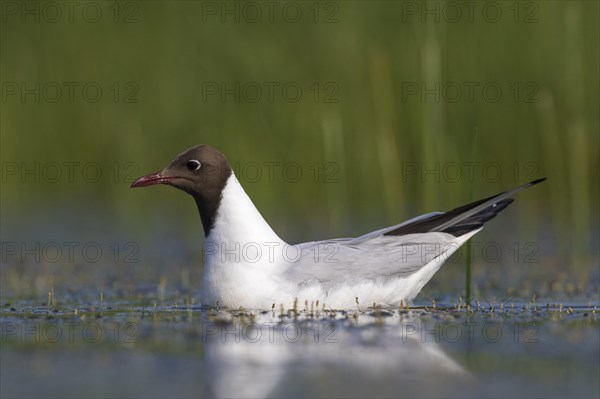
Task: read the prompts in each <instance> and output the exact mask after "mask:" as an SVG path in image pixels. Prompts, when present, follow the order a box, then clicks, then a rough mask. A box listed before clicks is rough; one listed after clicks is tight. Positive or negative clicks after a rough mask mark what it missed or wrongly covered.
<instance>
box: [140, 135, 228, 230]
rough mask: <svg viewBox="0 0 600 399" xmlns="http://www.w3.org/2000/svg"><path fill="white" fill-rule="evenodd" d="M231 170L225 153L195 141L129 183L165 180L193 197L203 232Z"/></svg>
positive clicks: (215, 209) (209, 228) (142, 184)
mask: <svg viewBox="0 0 600 399" xmlns="http://www.w3.org/2000/svg"><path fill="white" fill-rule="evenodd" d="M231 173H232V170H231V166H229V162H228V161H227V158H226V157H225V155H223V154H221V153H220V152H219V151H217V150H216V149H214V148H212V147H210V146H208V145H204V144H201V145H197V146H195V147H192V148H190V149H188V150H186V151H184V152H182V153H181V154H179V155H178V156H177V157H176V158H175V159H174V160H173V162H171V163H170V164H169V166H167V167H166V168H164V169H163V170H161V171H160V172H156V173H152V174H150V175H147V176H143V177H140V178H139V179H137V180H136V181H135V182H133V184H132V185H131V187H132V188H135V187H146V186H151V185H154V184H168V185H170V186H173V187H177V188H178V189H180V190H183V191H185V192H186V193H188V194H190V195H191V196H192V197H194V199H195V200H196V204H197V205H198V211H199V212H200V218H201V219H202V225H203V226H204V233H205V234H206V235H208V234H209V232H210V230H211V229H212V226H213V224H214V219H215V217H216V215H217V211H218V210H219V204H220V203H221V193H222V191H223V187H225V183H226V182H227V179H229V177H230V176H231Z"/></svg>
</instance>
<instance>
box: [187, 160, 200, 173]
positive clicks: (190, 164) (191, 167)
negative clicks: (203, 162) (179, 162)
mask: <svg viewBox="0 0 600 399" xmlns="http://www.w3.org/2000/svg"><path fill="white" fill-rule="evenodd" d="M185 167H186V168H188V170H191V171H194V170H198V169H200V162H198V161H196V160H195V159H192V160H191V161H187V163H186V164H185Z"/></svg>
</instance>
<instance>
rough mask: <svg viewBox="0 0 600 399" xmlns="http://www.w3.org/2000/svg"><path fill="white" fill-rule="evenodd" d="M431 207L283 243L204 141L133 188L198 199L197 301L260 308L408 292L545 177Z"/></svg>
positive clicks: (388, 297) (345, 304)
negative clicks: (376, 225) (355, 232)
mask: <svg viewBox="0 0 600 399" xmlns="http://www.w3.org/2000/svg"><path fill="white" fill-rule="evenodd" d="M544 180H545V178H542V179H538V180H534V181H532V182H530V183H526V184H524V185H522V186H519V187H517V188H515V189H512V190H509V191H505V192H502V193H500V194H497V195H494V196H492V197H489V198H485V199H482V200H479V201H475V202H472V203H470V204H467V205H464V206H461V207H459V208H456V209H453V210H451V211H448V212H433V213H428V214H425V215H421V216H418V217H415V218H413V219H410V220H407V221H405V222H403V223H400V224H398V225H395V226H391V227H387V228H384V229H381V230H377V231H373V232H371V233H368V234H365V235H363V236H360V237H357V238H338V239H331V240H324V241H315V242H308V243H303V244H297V245H290V244H287V243H286V242H285V241H283V240H282V239H281V238H279V236H278V235H277V234H276V233H275V232H274V231H273V229H271V227H270V226H269V224H268V223H267V222H266V221H265V220H264V219H263V217H262V216H261V214H260V213H259V211H258V210H257V209H256V207H255V206H254V204H253V203H252V201H251V200H250V198H249V197H248V195H247V194H246V192H245V191H244V189H243V188H242V186H241V185H240V183H239V181H238V180H237V179H236V177H235V174H234V173H233V170H232V168H231V166H230V164H229V162H228V161H227V158H226V157H225V156H224V155H223V154H221V153H220V152H219V151H217V150H216V149H214V148H212V147H210V146H208V145H198V146H195V147H192V148H190V149H188V150H187V151H185V152H183V153H181V154H179V155H178V156H177V157H176V158H175V160H173V162H171V164H169V166H167V167H166V168H165V169H163V170H162V171H160V172H157V173H154V174H150V175H147V176H144V177H141V178H140V179H138V180H136V181H135V182H134V183H133V184H132V185H131V187H144V186H150V185H154V184H168V185H171V186H173V187H176V188H179V189H181V190H183V191H185V192H187V193H188V194H190V195H191V196H192V197H194V200H195V201H196V205H197V206H198V211H199V212H200V218H201V220H202V225H203V227H204V233H205V239H204V254H205V256H204V257H205V259H204V274H203V287H202V303H203V304H204V305H209V306H220V307H230V308H239V307H244V308H247V309H268V308H271V307H272V306H277V307H279V306H280V305H283V306H284V307H286V308H291V307H292V306H293V304H294V303H295V302H296V301H297V302H298V303H299V304H300V306H301V307H303V306H304V303H305V302H306V301H308V303H309V304H316V306H319V307H320V305H319V304H322V305H327V306H328V307H331V308H337V309H348V308H352V307H356V302H357V301H360V303H362V304H365V305H371V304H373V303H375V304H378V305H381V306H398V305H400V304H401V303H402V302H404V303H408V302H409V301H411V300H412V299H413V298H414V297H415V296H417V294H418V293H419V291H421V289H422V288H423V286H424V285H425V284H426V283H427V282H428V281H429V280H430V279H431V277H432V276H433V275H434V274H435V273H436V272H437V271H438V270H439V269H440V267H441V266H442V264H443V263H444V261H445V260H446V259H447V258H448V257H449V256H450V255H452V254H453V253H454V252H455V251H456V250H457V249H458V248H459V247H460V246H461V245H462V244H464V243H465V242H466V241H467V240H468V239H469V238H470V237H471V236H473V235H474V234H476V233H477V232H478V231H480V230H481V229H482V228H483V224H484V223H485V222H487V221H488V220H490V219H492V218H494V217H495V216H496V215H497V214H498V213H499V212H500V211H502V210H503V209H504V208H506V207H507V206H508V205H509V204H510V203H511V202H512V201H513V200H512V199H510V198H509V197H511V196H513V195H514V194H515V193H517V192H519V191H521V190H524V189H526V188H528V187H531V186H533V185H535V184H537V183H540V182H542V181H544Z"/></svg>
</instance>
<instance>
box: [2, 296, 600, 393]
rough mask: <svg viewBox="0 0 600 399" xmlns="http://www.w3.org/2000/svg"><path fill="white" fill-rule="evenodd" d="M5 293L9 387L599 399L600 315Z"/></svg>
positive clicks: (5, 389) (522, 308)
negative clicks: (40, 299)
mask: <svg viewBox="0 0 600 399" xmlns="http://www.w3.org/2000/svg"><path fill="white" fill-rule="evenodd" d="M49 300H50V304H51V306H48V305H47V304H45V305H40V304H36V303H33V302H23V301H21V302H19V303H16V302H15V303H5V304H3V305H4V306H3V307H2V311H1V314H0V321H1V331H2V356H1V369H2V373H1V379H2V384H1V393H2V397H33V396H35V397H99V396H106V395H115V396H119V397H198V396H205V397H222V398H230V397H253V398H254V397H299V396H307V397H365V396H366V397H415V396H416V397H432V396H437V397H465V396H472V397H523V396H569V397H577V396H579V397H597V396H598V395H599V394H600V392H599V388H598V376H599V373H600V366H599V360H598V359H599V358H598V355H599V353H600V340H599V331H600V330H599V328H598V327H599V313H598V310H597V309H596V307H597V306H598V304H597V303H594V304H585V305H581V306H575V307H573V306H571V307H569V306H566V305H563V306H562V308H561V307H560V305H559V306H557V307H555V306H554V305H550V304H548V305H546V304H531V303H530V304H512V306H511V305H509V304H507V305H506V306H502V307H500V306H495V307H494V308H493V309H492V308H491V307H489V306H487V305H486V307H485V308H483V307H481V308H479V309H475V308H474V309H471V310H467V309H465V308H464V307H460V308H459V307H458V306H454V305H450V306H442V305H437V306H436V308H435V309H434V308H432V307H416V308H411V309H358V308H357V309H353V310H349V311H334V310H330V309H322V308H321V309H318V308H317V307H316V306H314V305H312V306H311V305H310V304H309V305H308V307H306V305H299V306H298V309H296V310H294V309H290V310H282V309H274V310H272V311H262V312H252V311H243V310H242V311H226V310H216V309H202V308H200V307H198V306H194V305H193V304H187V306H182V305H181V304H179V305H173V306H167V307H164V306H163V307H160V306H153V305H151V306H142V305H140V304H136V303H131V302H126V301H124V302H117V301H115V302H108V301H104V300H103V301H102V302H96V303H94V304H93V305H90V304H88V305H85V306H81V305H79V304H76V303H72V304H66V303H65V304H60V305H57V306H54V305H53V304H52V301H53V298H52V297H50V298H49Z"/></svg>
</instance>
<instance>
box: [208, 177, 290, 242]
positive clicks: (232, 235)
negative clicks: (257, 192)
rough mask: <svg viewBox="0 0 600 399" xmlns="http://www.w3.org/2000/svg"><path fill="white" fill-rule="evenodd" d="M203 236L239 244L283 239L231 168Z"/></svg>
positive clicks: (209, 239) (214, 240)
mask: <svg viewBox="0 0 600 399" xmlns="http://www.w3.org/2000/svg"><path fill="white" fill-rule="evenodd" d="M205 227H206V226H205ZM206 239H207V240H208V241H213V242H219V243H224V244H228V243H229V244H233V243H240V244H241V245H244V244H245V243H249V242H255V243H258V244H260V245H263V244H264V243H265V242H269V243H271V242H276V243H282V242H283V241H282V240H281V239H280V238H279V237H278V236H277V234H276V233H275V232H274V231H273V229H272V228H271V226H269V224H268V223H267V222H266V221H265V219H264V218H263V217H262V215H261V214H260V212H259V211H258V209H256V207H255V206H254V204H253V203H252V200H251V199H250V197H248V194H246V192H245V191H244V188H243V187H242V185H241V184H240V182H239V181H238V179H237V178H236V177H235V174H234V173H233V172H232V173H231V175H230V176H229V178H228V179H227V181H226V183H225V186H224V187H223V190H222V193H221V197H220V202H219V204H218V208H217V210H216V214H215V215H214V218H213V221H212V226H211V227H210V229H209V230H208V231H206Z"/></svg>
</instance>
